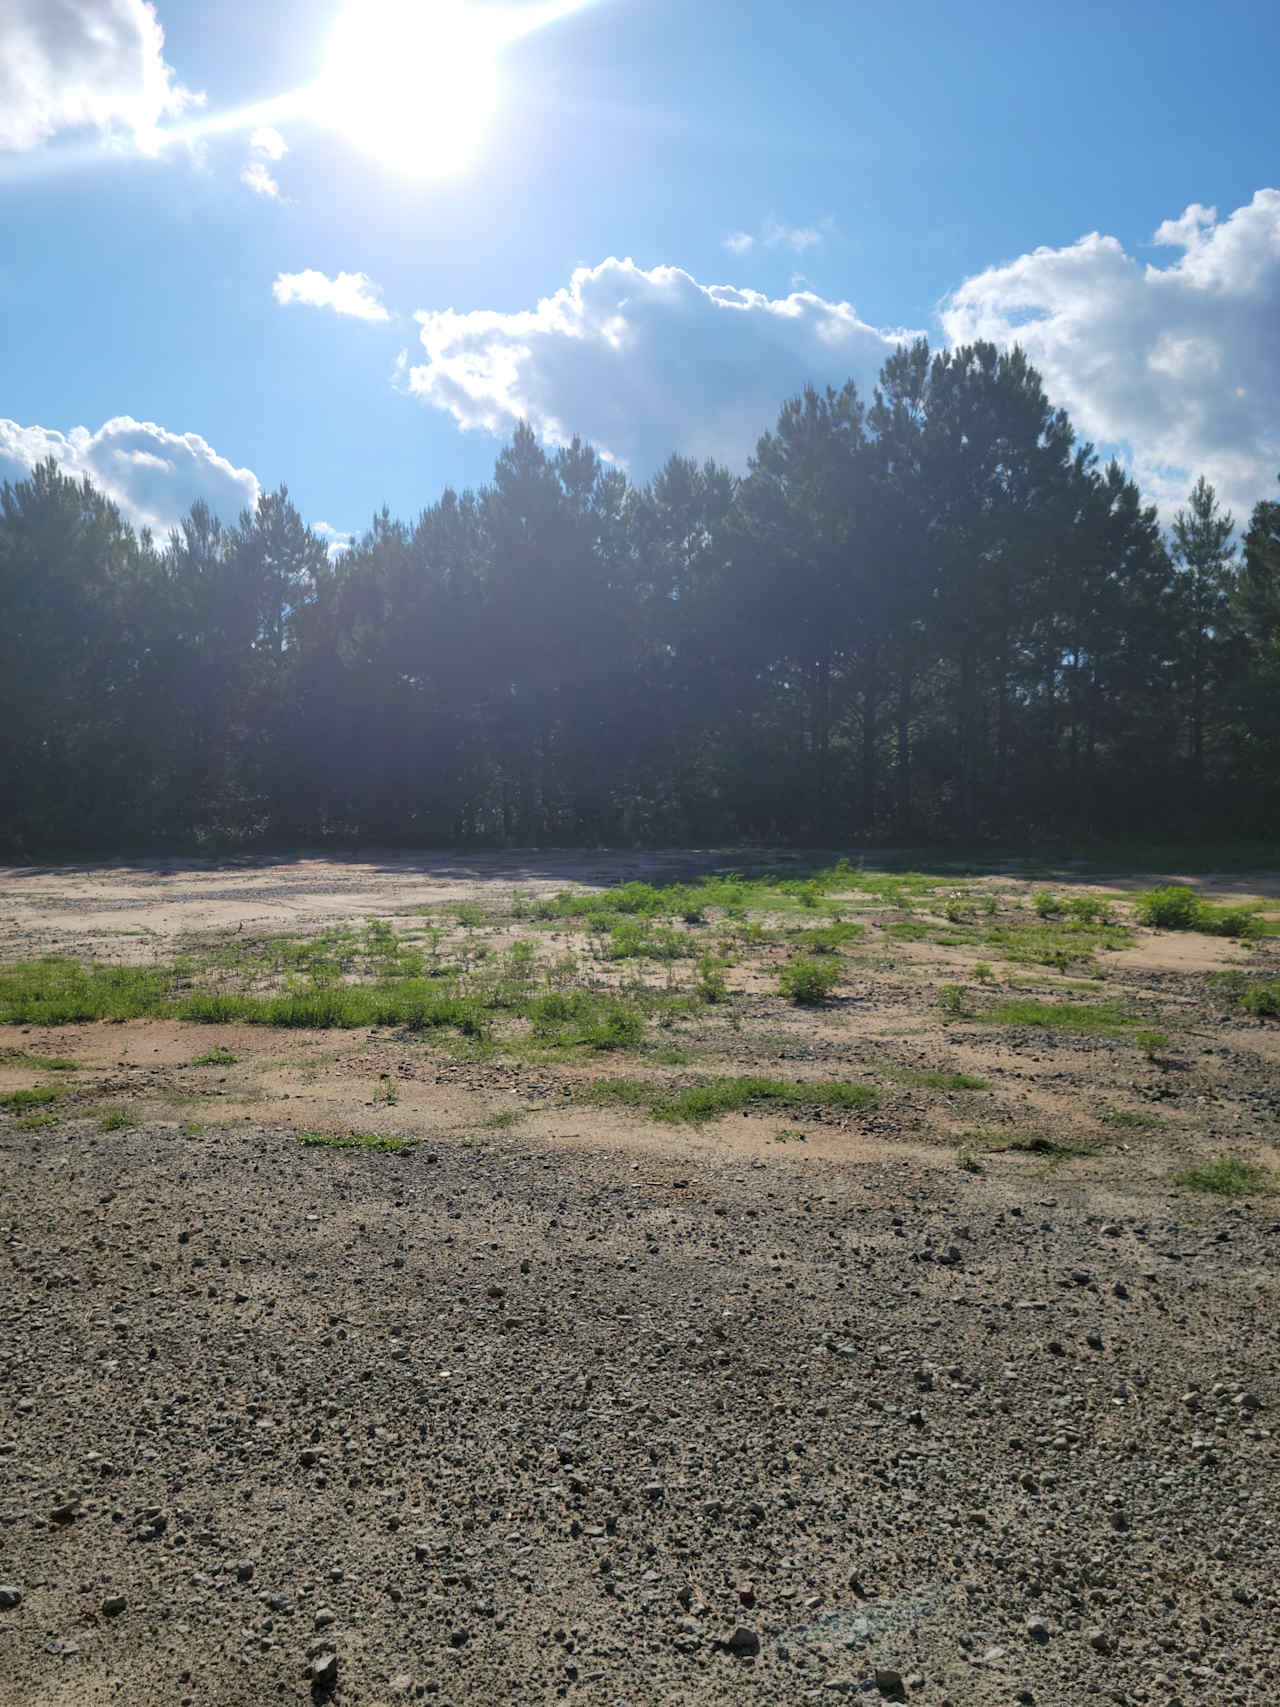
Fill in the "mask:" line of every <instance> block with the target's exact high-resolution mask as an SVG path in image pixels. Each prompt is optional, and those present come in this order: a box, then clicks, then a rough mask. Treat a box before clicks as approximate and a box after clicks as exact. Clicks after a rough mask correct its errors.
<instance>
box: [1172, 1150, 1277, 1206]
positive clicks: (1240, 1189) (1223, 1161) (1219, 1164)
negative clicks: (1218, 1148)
mask: <svg viewBox="0 0 1280 1707" xmlns="http://www.w3.org/2000/svg"><path fill="white" fill-rule="evenodd" d="M1173 1183H1174V1184H1175V1185H1180V1186H1181V1187H1182V1188H1183V1190H1184V1191H1205V1192H1211V1193H1213V1195H1214V1196H1217V1197H1261V1196H1264V1195H1270V1194H1271V1193H1272V1192H1274V1191H1275V1190H1276V1186H1277V1181H1276V1176H1275V1174H1274V1173H1272V1172H1271V1170H1270V1169H1269V1168H1262V1167H1259V1166H1258V1164H1257V1163H1256V1162H1246V1161H1244V1160H1243V1158H1242V1157H1240V1156H1219V1157H1218V1158H1217V1160H1216V1161H1212V1162H1207V1163H1206V1164H1205V1165H1204V1166H1203V1167H1199V1168H1187V1169H1186V1170H1185V1171H1184V1172H1182V1173H1180V1174H1175V1175H1174V1176H1173Z"/></svg>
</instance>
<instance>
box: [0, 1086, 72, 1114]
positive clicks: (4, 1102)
mask: <svg viewBox="0 0 1280 1707" xmlns="http://www.w3.org/2000/svg"><path fill="white" fill-rule="evenodd" d="M62 1091H63V1087H62V1086H61V1085H36V1086H35V1087H34V1088H33V1089H31V1090H28V1091H6V1093H5V1094H4V1096H0V1108H11V1109H13V1111H14V1112H15V1113H17V1112H19V1111H20V1110H22V1109H24V1108H40V1107H41V1106H42V1105H43V1104H44V1103H47V1102H52V1101H53V1099H54V1097H60V1096H61V1095H62Z"/></svg>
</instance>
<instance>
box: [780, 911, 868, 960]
mask: <svg viewBox="0 0 1280 1707" xmlns="http://www.w3.org/2000/svg"><path fill="white" fill-rule="evenodd" d="M866 928H867V927H866V926H865V925H852V924H850V923H849V922H848V920H846V919H837V920H836V922H835V923H834V924H831V925H814V926H812V927H811V928H810V929H809V930H803V931H797V932H796V933H795V935H794V937H793V938H792V940H793V941H794V942H795V944H796V946H797V947H798V948H800V949H802V950H803V951H804V953H806V954H836V953H838V952H839V950H840V949H841V948H842V947H843V946H844V944H845V943H847V942H853V941H855V940H856V939H857V938H858V937H860V936H863V935H865V933H866Z"/></svg>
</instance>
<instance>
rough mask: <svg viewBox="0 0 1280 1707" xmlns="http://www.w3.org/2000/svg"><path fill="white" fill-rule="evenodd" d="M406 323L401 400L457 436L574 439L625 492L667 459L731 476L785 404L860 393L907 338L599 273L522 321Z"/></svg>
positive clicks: (430, 315) (682, 281)
mask: <svg viewBox="0 0 1280 1707" xmlns="http://www.w3.org/2000/svg"><path fill="white" fill-rule="evenodd" d="M416 319H417V320H418V322H419V325H420V328H421V332H420V337H421V342H422V347H423V349H424V350H425V352H426V356H427V359H426V361H425V362H423V363H421V364H419V365H417V366H413V367H411V368H410V369H409V372H408V376H407V386H408V389H409V390H411V391H413V392H414V393H416V394H417V395H418V396H419V397H421V398H422V399H423V400H424V401H426V402H428V403H431V404H433V405H434V406H435V407H436V408H439V409H444V410H447V411H448V412H449V413H450V414H451V415H452V416H453V417H454V419H455V420H456V421H457V422H458V424H459V426H461V427H464V428H465V427H479V428H483V429H485V430H487V431H488V432H491V433H495V434H504V433H507V432H509V431H510V430H511V428H512V427H513V426H514V425H515V423H516V422H517V421H519V420H521V419H526V420H528V421H529V422H530V423H531V424H532V425H533V426H534V428H535V430H536V431H537V432H538V433H539V434H540V436H541V437H542V438H543V439H544V440H545V441H546V442H547V443H549V444H563V443H565V442H566V441H567V440H568V439H570V438H572V437H573V435H574V434H580V435H581V436H582V437H583V438H585V439H589V440H590V441H591V443H592V444H594V445H595V446H596V447H597V449H599V450H600V451H601V453H602V454H604V455H607V456H608V457H609V458H610V459H611V460H613V461H616V462H619V463H621V464H622V465H624V466H625V467H627V468H629V469H630V470H631V471H632V472H633V473H634V474H636V475H638V476H640V477H644V476H646V475H648V474H650V473H652V472H653V471H654V470H655V469H656V468H658V467H660V466H661V464H662V463H663V462H664V461H665V459H666V457H667V456H668V455H669V454H670V453H671V452H672V451H673V450H679V451H681V452H683V453H684V454H685V455H689V456H695V457H699V458H701V457H704V456H711V457H715V458H717V459H718V460H721V461H724V462H727V463H729V464H731V465H733V466H735V467H739V468H741V467H742V466H743V465H744V464H745V461H746V458H747V456H748V455H749V454H750V452H751V451H752V450H753V449H754V447H755V443H756V440H757V439H758V438H759V436H760V434H761V432H762V431H764V429H765V428H766V427H770V426H772V424H773V422H774V420H775V419H776V418H777V413H778V408H779V405H780V404H781V403H782V401H783V400H784V399H785V398H786V397H788V396H792V395H794V394H795V393H796V392H798V391H799V390H801V388H802V387H803V386H805V385H806V384H815V385H827V384H842V383H843V382H844V380H846V379H848V378H850V377H851V376H852V377H853V378H854V379H856V380H857V381H858V384H859V386H860V388H862V389H864V390H865V391H867V392H868V393H869V392H870V390H871V388H872V386H873V385H874V383H875V377H876V374H877V373H878V372H879V370H880V367H881V365H882V363H883V362H884V359H885V357H886V356H887V355H889V354H890V353H891V352H892V351H893V349H894V348H895V347H896V346H897V345H898V344H899V343H900V342H902V341H903V340H904V339H909V338H912V337H916V336H918V334H917V333H914V332H905V331H892V332H889V331H881V330H879V329H878V328H876V327H874V326H869V325H867V324H866V322H865V321H862V320H860V319H859V318H858V316H857V314H856V313H855V312H854V310H853V308H851V307H850V305H849V304H848V303H847V302H830V301H827V300H825V299H824V298H823V297H821V296H818V295H815V294H814V293H813V292H811V291H796V292H793V293H792V294H791V295H790V296H786V297H781V298H770V297H767V296H764V295H762V294H761V293H760V292H758V291H751V290H738V289H736V288H734V287H733V286H732V285H703V284H699V283H698V281H697V279H695V278H693V277H692V276H691V275H690V274H689V273H686V272H683V271H681V269H680V268H678V267H654V268H652V269H651V270H649V271H646V270H645V269H644V268H643V267H639V266H637V265H636V263H635V262H634V261H630V260H625V261H619V260H617V259H614V258H610V259H609V260H607V261H603V262H601V264H600V265H599V266H598V267H581V268H579V269H578V270H577V271H576V272H575V273H574V274H573V277H572V279H571V280H570V282H569V284H568V285H567V286H566V287H565V288H564V289H562V290H558V291H557V292H556V293H555V294H554V295H553V296H549V297H546V298H544V299H543V300H542V301H541V302H539V303H538V305H537V307H536V308H531V309H526V310H523V311H521V312H518V313H514V314H499V313H492V312H487V311H484V310H480V311H477V312H474V313H470V314H457V313H455V312H454V311H453V310H452V309H444V310H442V311H439V312H422V313H419V314H418V315H417V316H416Z"/></svg>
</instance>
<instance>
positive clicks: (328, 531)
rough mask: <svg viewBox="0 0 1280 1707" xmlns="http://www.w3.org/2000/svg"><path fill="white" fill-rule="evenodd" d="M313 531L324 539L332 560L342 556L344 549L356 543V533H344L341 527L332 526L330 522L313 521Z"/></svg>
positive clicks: (346, 549) (348, 548) (347, 549)
mask: <svg viewBox="0 0 1280 1707" xmlns="http://www.w3.org/2000/svg"><path fill="white" fill-rule="evenodd" d="M311 531H312V533H314V534H317V535H318V536H319V537H320V538H321V539H322V540H323V541H324V546H325V550H326V551H327V552H328V553H329V561H330V562H332V561H333V559H334V558H335V557H341V556H342V553H343V552H344V551H349V550H350V549H351V547H352V545H353V544H354V543H355V537H356V536H355V534H353V533H344V532H343V530H342V529H341V528H335V527H330V526H329V523H328V522H312V524H311Z"/></svg>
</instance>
